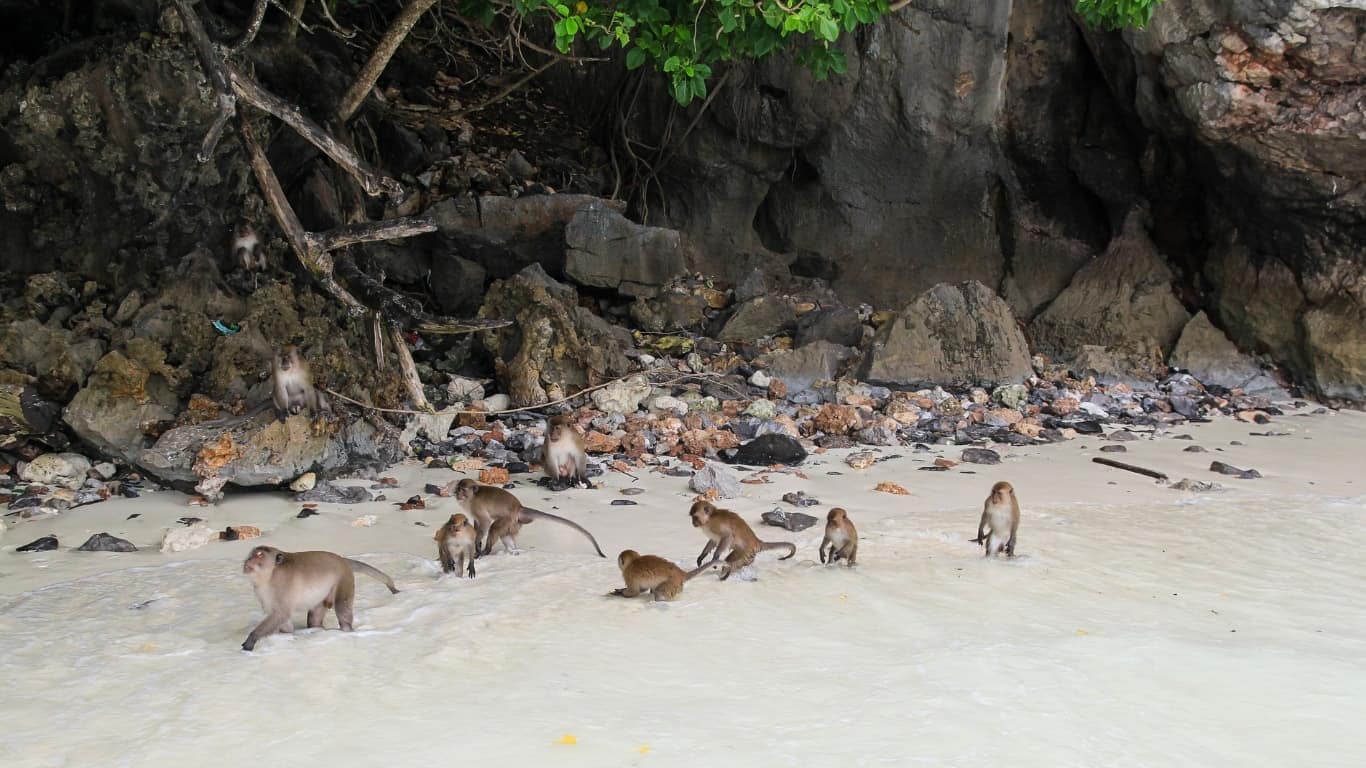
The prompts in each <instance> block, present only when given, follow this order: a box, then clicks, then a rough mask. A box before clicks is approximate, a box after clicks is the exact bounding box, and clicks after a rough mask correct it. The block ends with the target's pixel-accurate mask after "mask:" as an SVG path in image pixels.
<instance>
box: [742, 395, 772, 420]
mask: <svg viewBox="0 0 1366 768" xmlns="http://www.w3.org/2000/svg"><path fill="white" fill-rule="evenodd" d="M745 415H746V416H753V417H754V418H756V419H771V418H773V417H774V416H777V415H778V406H776V405H774V404H773V402H772V401H771V400H765V399H762V398H760V399H758V400H755V401H754V402H752V403H750V404H749V407H748V408H746V409H745Z"/></svg>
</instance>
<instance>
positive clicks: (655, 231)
mask: <svg viewBox="0 0 1366 768" xmlns="http://www.w3.org/2000/svg"><path fill="white" fill-rule="evenodd" d="M564 239H565V243H566V245H568V250H567V251H566V252H565V265H564V272H565V276H566V277H568V278H569V279H570V280H573V281H574V282H576V283H578V284H579V285H584V286H589V287H592V288H611V289H614V290H616V291H619V292H621V293H624V294H626V295H627V296H653V295H655V294H657V293H658V292H659V289H660V288H661V287H663V286H664V285H666V284H668V283H669V282H670V281H671V280H673V279H674V278H676V277H680V276H682V275H684V274H687V270H688V268H687V264H686V263H685V261H684V257H683V242H682V238H680V237H679V234H678V232H677V231H675V230H672V229H665V228H663V227H647V226H642V225H640V224H636V223H635V222H633V221H631V220H630V219H628V218H626V217H625V216H622V215H621V214H620V213H618V212H617V211H616V210H614V209H612V208H609V207H607V206H606V205H605V204H603V202H595V203H590V204H589V205H586V206H583V207H582V208H580V209H579V210H578V211H577V212H576V213H575V214H574V218H573V219H572V220H571V221H570V222H569V226H567V227H565V230H564Z"/></svg>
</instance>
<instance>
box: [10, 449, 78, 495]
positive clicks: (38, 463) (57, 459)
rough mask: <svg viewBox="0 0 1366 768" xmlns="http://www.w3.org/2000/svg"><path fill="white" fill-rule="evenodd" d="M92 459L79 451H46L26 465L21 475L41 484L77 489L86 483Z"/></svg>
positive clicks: (22, 477) (26, 479)
mask: <svg viewBox="0 0 1366 768" xmlns="http://www.w3.org/2000/svg"><path fill="white" fill-rule="evenodd" d="M89 471H90V459H87V458H86V457H84V456H82V455H80V454H79V453H45V454H43V455H41V456H37V457H35V458H34V459H33V461H30V462H29V463H28V464H25V465H24V468H23V469H22V470H20V472H19V477H20V478H21V479H23V480H25V481H26V482H30V483H38V484H39V485H58V486H61V487H63V488H70V489H72V490H75V489H77V488H80V487H81V486H82V485H84V484H85V475H86V473H87V472H89Z"/></svg>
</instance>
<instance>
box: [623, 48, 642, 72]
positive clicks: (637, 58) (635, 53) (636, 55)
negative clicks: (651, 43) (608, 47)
mask: <svg viewBox="0 0 1366 768" xmlns="http://www.w3.org/2000/svg"><path fill="white" fill-rule="evenodd" d="M644 63H645V51H642V50H640V49H639V48H632V49H631V50H629V51H627V52H626V68H627V69H639V68H640V65H641V64H644Z"/></svg>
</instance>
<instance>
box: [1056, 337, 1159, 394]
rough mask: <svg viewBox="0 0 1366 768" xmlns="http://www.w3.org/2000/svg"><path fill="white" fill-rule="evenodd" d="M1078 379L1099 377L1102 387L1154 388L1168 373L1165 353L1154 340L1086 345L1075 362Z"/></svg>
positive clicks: (1073, 365)
mask: <svg viewBox="0 0 1366 768" xmlns="http://www.w3.org/2000/svg"><path fill="white" fill-rule="evenodd" d="M1072 370H1073V371H1074V372H1076V374H1077V375H1078V376H1082V377H1086V376H1092V377H1095V380H1096V381H1097V382H1099V383H1101V384H1106V385H1110V384H1127V385H1129V386H1130V387H1134V388H1135V389H1152V387H1153V383H1154V382H1155V381H1157V380H1158V379H1160V378H1162V377H1163V375H1165V374H1166V372H1167V366H1166V365H1164V364H1163V362H1162V350H1161V349H1159V348H1158V347H1157V344H1156V343H1155V342H1153V341H1152V340H1151V339H1149V340H1146V341H1138V340H1132V341H1129V342H1125V343H1121V344H1117V345H1115V346H1113V347H1103V346H1100V345H1098V344H1083V345H1082V346H1081V348H1080V350H1078V352H1077V354H1076V357H1075V358H1074V359H1073V361H1072Z"/></svg>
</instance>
